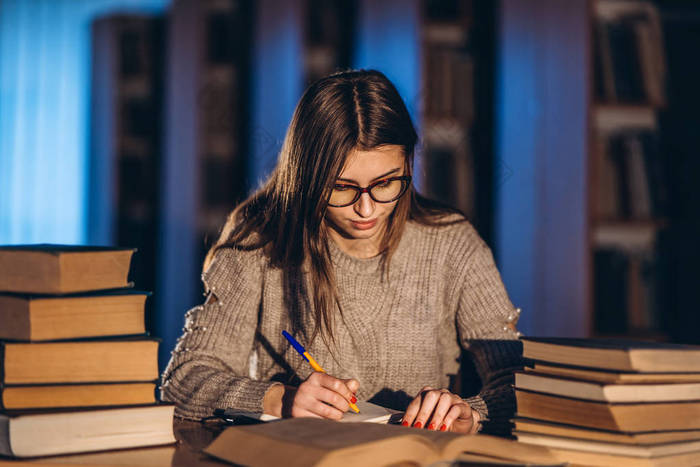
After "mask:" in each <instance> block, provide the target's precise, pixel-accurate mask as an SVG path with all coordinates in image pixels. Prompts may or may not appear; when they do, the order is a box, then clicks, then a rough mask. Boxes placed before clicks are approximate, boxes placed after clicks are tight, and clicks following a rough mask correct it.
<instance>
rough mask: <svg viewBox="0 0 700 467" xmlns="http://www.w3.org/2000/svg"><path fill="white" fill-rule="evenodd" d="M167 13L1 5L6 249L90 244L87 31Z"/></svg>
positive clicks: (107, 3)
mask: <svg viewBox="0 0 700 467" xmlns="http://www.w3.org/2000/svg"><path fill="white" fill-rule="evenodd" d="M168 4H169V0H3V1H0V244H17V243H37V242H53V243H72V244H80V243H84V242H85V240H86V232H87V225H86V222H87V196H88V193H87V170H88V163H87V162H88V161H87V157H88V156H87V147H88V145H87V144H88V134H87V132H88V128H89V120H88V119H89V113H88V110H89V101H90V94H89V93H90V81H89V77H90V23H91V21H92V20H93V19H94V18H95V17H97V16H99V15H104V14H109V13H115V12H140V13H154V12H159V11H162V10H163V9H164V8H165V7H167V5H168Z"/></svg>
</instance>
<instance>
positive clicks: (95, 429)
mask: <svg viewBox="0 0 700 467" xmlns="http://www.w3.org/2000/svg"><path fill="white" fill-rule="evenodd" d="M173 410H174V406H173V405H166V404H162V405H150V406H141V407H121V408H109V409H99V410H62V411H50V412H35V413H22V412H17V413H11V412H8V413H4V414H0V454H1V455H4V456H13V457H35V456H49V455H55V454H69V453H77V452H91V451H103V450H107V449H123V448H135V447H143V446H156V445H163V444H171V443H174V442H175V436H174V434H173Z"/></svg>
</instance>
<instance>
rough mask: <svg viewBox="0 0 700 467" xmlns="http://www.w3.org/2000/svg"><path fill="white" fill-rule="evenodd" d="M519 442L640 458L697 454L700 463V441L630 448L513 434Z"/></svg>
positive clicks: (537, 434) (549, 436)
mask: <svg viewBox="0 0 700 467" xmlns="http://www.w3.org/2000/svg"><path fill="white" fill-rule="evenodd" d="M513 434H514V435H515V436H516V437H517V438H518V441H522V442H523V443H529V444H537V445H539V446H546V447H550V448H560V449H574V450H576V451H586V452H597V453H601V454H612V455H618V456H629V457H639V458H660V457H667V456H675V455H678V454H688V453H695V455H696V456H697V457H696V459H697V460H698V461H699V462H700V440H694V441H684V442H681V443H664V444H654V445H646V446H630V445H628V444H617V443H608V442H602V441H590V440H583V439H575V438H565V437H561V436H551V435H542V434H539V433H527V432H522V431H516V432H515V433H513Z"/></svg>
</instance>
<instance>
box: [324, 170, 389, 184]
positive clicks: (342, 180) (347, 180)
mask: <svg viewBox="0 0 700 467" xmlns="http://www.w3.org/2000/svg"><path fill="white" fill-rule="evenodd" d="M399 170H401V167H397V168H395V169H393V170H390V171H388V172H387V173H385V174H381V175H380V176H378V177H375V178H373V179H372V181H373V182H374V181H376V180H379V179H380V178H384V177H386V176H387V175H391V174H393V173H394V172H398V171H399ZM338 180H340V181H341V182H350V183H354V184H355V185H359V183H357V182H356V181H355V180H350V179H349V178H340V177H338Z"/></svg>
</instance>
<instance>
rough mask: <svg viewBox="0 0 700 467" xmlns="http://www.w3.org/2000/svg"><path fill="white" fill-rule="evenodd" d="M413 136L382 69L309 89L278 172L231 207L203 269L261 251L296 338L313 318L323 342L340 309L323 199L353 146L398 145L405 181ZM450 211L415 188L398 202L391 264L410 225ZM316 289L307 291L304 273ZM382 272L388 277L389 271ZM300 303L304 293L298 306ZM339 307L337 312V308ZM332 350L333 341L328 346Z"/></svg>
mask: <svg viewBox="0 0 700 467" xmlns="http://www.w3.org/2000/svg"><path fill="white" fill-rule="evenodd" d="M417 140H418V135H417V134H416V131H415V129H414V127H413V123H412V122H411V117H410V115H409V113H408V111H407V109H406V106H405V105H404V103H403V100H402V99H401V96H400V95H399V93H398V91H397V90H396V88H395V87H394V85H393V84H392V83H391V82H390V81H389V80H388V79H387V78H386V76H384V74H382V73H381V72H379V71H375V70H352V71H344V72H339V73H335V74H332V75H330V76H327V77H325V78H322V79H320V80H318V81H316V82H314V83H313V84H311V85H310V86H309V87H308V88H307V89H306V91H305V92H304V94H303V95H302V97H301V99H300V101H299V103H298V104H297V107H296V109H295V110H294V115H293V117H292V121H291V123H290V125H289V128H288V130H287V134H286V136H285V139H284V142H283V144H282V149H281V151H280V154H279V159H278V161H277V166H276V167H275V169H274V171H273V172H272V174H271V175H270V176H269V178H268V179H267V181H266V182H265V183H264V185H263V186H262V187H261V188H260V189H258V190H257V191H256V192H255V193H253V195H251V196H250V197H249V198H248V199H247V200H246V201H244V202H243V203H242V204H240V205H239V206H238V207H236V208H235V209H234V210H233V211H232V212H231V214H230V215H229V217H228V220H227V222H226V224H225V225H224V227H223V229H222V232H221V235H220V236H219V239H218V240H217V242H216V243H215V244H214V246H213V247H212V248H211V249H210V250H209V252H208V253H207V256H206V259H205V261H204V270H206V269H207V268H208V267H209V264H210V263H211V261H212V260H213V258H214V255H215V253H216V251H217V250H219V249H220V248H224V247H232V248H237V249H242V250H253V249H258V248H264V251H265V254H266V255H267V257H268V259H269V261H270V265H271V266H273V267H280V268H282V270H283V277H284V280H283V283H284V287H285V290H284V295H285V297H287V298H288V299H289V300H288V301H287V303H286V306H287V312H288V316H289V319H290V323H291V325H292V329H293V330H294V332H301V333H302V334H303V333H304V328H305V326H304V323H308V322H309V321H308V320H311V321H312V322H313V333H312V335H311V336H310V338H309V336H306V335H305V336H304V337H305V338H306V339H308V340H309V341H313V339H314V338H315V337H316V336H317V335H318V334H319V333H320V334H321V336H322V338H323V340H324V342H325V343H326V344H327V345H328V344H329V340H328V339H327V338H330V341H331V342H332V341H333V340H334V339H333V332H332V329H333V319H334V315H335V312H334V310H336V309H337V310H338V311H339V312H340V313H341V314H342V310H341V309H340V306H339V302H338V297H337V289H336V283H335V276H334V274H333V268H332V266H331V259H330V250H329V246H328V241H329V238H328V233H327V230H326V227H325V223H324V216H325V213H326V209H327V205H328V199H329V197H330V193H331V191H332V188H333V185H334V184H335V182H336V179H337V178H338V177H339V176H340V173H341V172H342V170H343V167H344V166H345V163H346V160H347V157H348V155H349V154H350V153H351V151H352V150H353V149H358V150H363V151H367V150H371V149H374V148H377V147H380V146H383V145H398V146H401V147H402V148H403V153H404V155H405V156H406V164H405V165H406V173H407V175H411V173H412V169H413V153H414V148H415V146H416V142H417ZM452 212H458V211H457V210H455V209H452V208H448V207H446V206H442V205H440V204H438V203H435V202H432V201H428V200H427V199H425V198H423V197H421V196H420V195H418V193H417V192H416V191H415V190H414V188H413V187H412V186H411V187H410V188H409V191H408V193H406V195H404V196H403V197H402V198H401V199H399V201H398V202H397V204H396V208H395V209H394V211H393V213H392V214H391V216H390V218H389V220H388V224H387V229H386V232H385V235H384V238H383V240H382V244H381V251H382V255H383V258H382V264H383V265H385V266H388V264H389V260H390V258H391V255H392V253H393V252H394V250H395V249H396V246H397V245H398V242H399V240H400V238H401V234H402V232H403V228H404V225H405V224H406V221H407V220H408V219H413V220H415V221H417V222H420V223H423V224H438V223H442V222H441V221H440V219H441V218H442V217H444V216H445V215H446V214H449V213H452ZM303 270H304V271H306V272H308V274H309V279H310V283H311V284H313V287H312V290H313V292H312V294H311V296H310V295H309V294H308V293H307V290H306V286H305V283H304V282H305V281H304V280H303V279H302V278H303V277H304V276H303V274H302V271H303ZM386 276H388V275H386ZM297 297H304V298H305V299H306V302H305V303H299V302H298V300H297V299H296V298H297ZM336 307H337V308H336ZM329 348H330V345H329Z"/></svg>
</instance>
